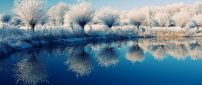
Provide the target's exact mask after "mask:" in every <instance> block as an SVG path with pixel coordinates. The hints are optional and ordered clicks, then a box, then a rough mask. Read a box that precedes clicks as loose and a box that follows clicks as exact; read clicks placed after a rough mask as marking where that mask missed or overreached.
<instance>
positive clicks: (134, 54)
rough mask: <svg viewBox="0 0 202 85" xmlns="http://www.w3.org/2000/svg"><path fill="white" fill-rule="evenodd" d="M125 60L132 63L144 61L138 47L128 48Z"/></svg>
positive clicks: (141, 50)
mask: <svg viewBox="0 0 202 85" xmlns="http://www.w3.org/2000/svg"><path fill="white" fill-rule="evenodd" d="M126 59H127V60H129V61H131V62H133V63H136V62H143V61H144V59H145V57H144V51H143V49H142V48H140V47H139V46H138V45H133V46H131V47H129V51H128V52H127V53H126Z"/></svg>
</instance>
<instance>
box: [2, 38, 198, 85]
mask: <svg viewBox="0 0 202 85" xmlns="http://www.w3.org/2000/svg"><path fill="white" fill-rule="evenodd" d="M201 79H202V38H170V39H169V38H158V39H139V40H127V41H116V42H108V43H106V42H103V43H88V44H79V45H78V44H77V45H71V46H54V47H44V48H36V49H31V50H27V51H23V52H18V53H14V54H12V55H10V56H5V57H1V58H0V85H202V80H201Z"/></svg>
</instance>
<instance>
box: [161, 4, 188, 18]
mask: <svg viewBox="0 0 202 85" xmlns="http://www.w3.org/2000/svg"><path fill="white" fill-rule="evenodd" d="M184 7H186V5H185V4H184V3H176V4H171V5H167V6H165V7H164V9H163V10H165V11H166V12H167V13H169V14H170V15H171V16H173V15H175V14H176V13H177V12H180V10H181V9H182V8H184Z"/></svg>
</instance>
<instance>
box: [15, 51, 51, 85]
mask: <svg viewBox="0 0 202 85" xmlns="http://www.w3.org/2000/svg"><path fill="white" fill-rule="evenodd" d="M23 56H25V58H24V59H22V60H21V61H20V62H18V63H17V65H16V69H14V71H15V77H16V80H17V84H19V83H21V84H23V85H37V84H39V83H44V82H46V83H47V82H48V80H47V78H48V76H47V74H46V71H45V69H44V65H43V64H42V63H41V61H40V60H39V58H38V57H37V56H36V53H28V54H25V55H23Z"/></svg>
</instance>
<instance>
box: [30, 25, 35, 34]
mask: <svg viewBox="0 0 202 85" xmlns="http://www.w3.org/2000/svg"><path fill="white" fill-rule="evenodd" d="M30 26H31V29H32V31H33V32H34V31H35V30H34V28H35V26H36V24H30Z"/></svg>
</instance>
